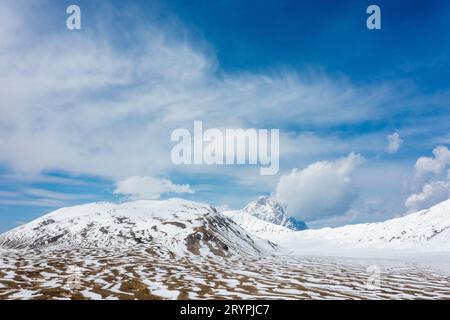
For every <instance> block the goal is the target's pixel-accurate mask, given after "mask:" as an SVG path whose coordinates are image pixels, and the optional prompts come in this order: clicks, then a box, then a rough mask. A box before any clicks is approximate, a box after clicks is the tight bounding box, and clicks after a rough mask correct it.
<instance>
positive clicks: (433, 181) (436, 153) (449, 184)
mask: <svg viewBox="0 0 450 320" xmlns="http://www.w3.org/2000/svg"><path fill="white" fill-rule="evenodd" d="M449 165H450V150H448V148H447V147H445V146H438V147H436V148H435V149H434V150H433V157H420V158H419V159H417V161H416V164H415V169H416V180H417V182H418V184H419V190H418V191H417V192H415V193H413V194H411V195H410V196H409V197H408V198H407V199H406V201H405V206H406V208H408V210H409V211H410V212H411V211H417V210H421V209H425V208H429V207H431V206H433V205H435V204H437V203H439V202H441V201H444V200H447V199H449V198H450V170H447V167H448V166H449Z"/></svg>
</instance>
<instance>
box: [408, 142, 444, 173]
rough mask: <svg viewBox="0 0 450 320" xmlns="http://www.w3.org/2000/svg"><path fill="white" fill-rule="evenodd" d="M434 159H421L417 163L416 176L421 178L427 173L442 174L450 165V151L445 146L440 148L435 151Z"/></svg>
mask: <svg viewBox="0 0 450 320" xmlns="http://www.w3.org/2000/svg"><path fill="white" fill-rule="evenodd" d="M433 155H434V158H433V157H420V158H419V159H417V161H416V165H415V168H416V174H417V176H419V177H421V176H423V175H425V174H427V173H432V174H435V175H439V174H442V173H443V172H444V171H445V168H446V167H447V165H449V164H450V150H448V148H447V147H445V146H438V147H436V148H435V149H434V150H433Z"/></svg>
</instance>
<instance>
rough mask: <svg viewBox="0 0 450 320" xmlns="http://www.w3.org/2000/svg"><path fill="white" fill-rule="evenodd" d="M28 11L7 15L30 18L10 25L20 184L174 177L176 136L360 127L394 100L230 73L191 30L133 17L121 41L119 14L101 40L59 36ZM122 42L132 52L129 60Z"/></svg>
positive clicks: (13, 160) (2, 79)
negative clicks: (44, 175) (64, 177)
mask: <svg viewBox="0 0 450 320" xmlns="http://www.w3.org/2000/svg"><path fill="white" fill-rule="evenodd" d="M24 3H25V2H24ZM25 5H26V3H25V4H23V6H16V7H14V6H15V4H14V3H13V2H10V1H8V2H1V3H0V12H12V13H14V15H15V16H19V17H21V16H22V15H26V19H25V18H24V19H14V23H15V24H19V25H14V26H10V25H9V24H10V23H12V22H11V21H10V20H11V19H5V20H2V29H5V30H13V31H11V32H14V37H12V38H13V40H14V44H13V45H14V48H19V49H20V50H16V49H14V50H13V49H11V42H10V41H9V42H8V44H5V43H2V42H1V41H0V88H1V90H2V97H1V101H0V150H8V152H0V163H2V164H5V165H6V166H8V167H10V168H11V169H13V170H14V171H15V172H18V173H27V174H35V173H39V172H43V171H51V170H61V171H64V172H69V173H75V174H79V173H82V174H87V175H94V176H97V175H98V176H103V177H106V178H110V179H113V180H115V181H117V180H120V179H124V178H126V177H129V176H135V175H137V176H155V175H159V174H166V173H168V172H169V171H172V170H174V167H173V166H172V164H171V161H170V148H171V147H172V146H173V144H172V143H171V142H170V133H171V131H172V130H173V129H176V128H180V127H184V128H185V127H189V126H190V125H192V123H193V121H194V120H198V119H200V120H203V122H204V123H205V125H206V126H208V127H219V128H224V127H225V128H226V127H258V126H261V127H263V128H265V127H267V124H268V123H269V124H270V126H271V127H274V126H276V127H282V126H288V125H289V124H292V123H294V124H295V125H301V124H308V125H317V126H326V125H335V124H351V123H357V122H360V121H368V120H373V119H376V118H377V117H381V116H382V113H381V112H379V113H378V110H379V108H376V107H375V106H378V105H383V104H385V103H387V101H389V100H390V99H392V96H393V94H392V93H393V92H395V90H394V88H392V87H391V86H388V85H380V86H378V85H377V86H366V87H355V85H353V84H352V83H350V82H348V81H346V80H345V79H330V78H328V77H325V76H322V75H317V74H311V75H310V76H309V77H308V76H300V75H299V74H297V73H296V72H290V71H283V72H272V73H228V72H225V71H222V70H220V69H219V66H218V65H217V61H216V58H215V57H214V56H213V55H211V54H209V53H208V52H206V51H205V50H201V49H200V48H199V45H198V44H196V43H194V42H193V41H188V40H186V39H185V38H182V37H180V36H179V35H180V34H185V32H184V31H185V30H183V29H182V27H177V28H179V29H180V30H175V31H174V30H171V28H167V27H164V26H162V25H160V24H158V26H155V25H152V24H149V22H148V21H146V19H143V20H142V21H139V17H138V16H136V15H133V16H131V17H127V14H126V13H125V12H124V13H123V15H121V18H120V19H118V21H116V22H115V23H114V24H113V26H115V25H119V24H121V23H126V22H127V20H126V19H130V20H131V21H132V22H133V23H132V24H131V27H129V28H128V27H127V28H126V35H125V36H123V38H121V37H122V35H121V33H120V32H114V31H115V30H111V27H112V26H111V25H109V24H108V25H107V26H108V28H106V27H104V26H103V27H102V26H101V25H102V23H104V21H103V20H102V19H108V18H107V16H108V12H110V11H109V10H104V11H102V10H101V8H100V9H99V11H100V12H102V14H103V15H104V16H99V17H98V19H97V23H98V25H100V27H99V28H98V29H95V27H94V26H92V28H90V29H87V28H86V29H85V30H84V31H83V33H76V32H75V33H74V32H72V31H68V30H62V31H60V32H59V31H58V32H54V31H52V30H55V28H54V25H53V23H55V24H57V21H53V20H52V21H48V24H49V25H50V27H48V26H45V25H44V26H42V25H40V24H39V23H38V24H35V20H36V21H41V19H40V12H39V8H34V7H33V10H34V11H30V10H27V8H26V6H25ZM6 8H8V10H6ZM3 9H5V10H3ZM57 17H58V19H59V18H60V16H59V15H57ZM38 18H39V19H38ZM49 20H51V15H49ZM138 21H139V22H138ZM21 23H22V24H24V25H20V24H21ZM29 25H33V28H29V27H28V26H29ZM118 29H120V27H118ZM58 30H59V29H58ZM180 31H183V32H180ZM116 40H119V42H120V41H121V40H123V41H127V42H132V43H133V45H131V46H125V49H124V47H123V46H119V45H117V43H116V42H115V41H116ZM274 122H276V123H274ZM292 143H295V142H293V141H292ZM293 145H294V146H296V144H293ZM288 148H289V147H288ZM291 148H292V147H291ZM319 149H320V148H319ZM176 169H177V170H189V169H190V168H184V167H183V168H181V167H177V168H176ZM199 169H201V170H204V171H208V170H210V168H207V167H201V168H199ZM193 170H197V169H193ZM216 170H229V168H225V167H223V168H220V169H217V168H216ZM216 173H222V172H218V171H216Z"/></svg>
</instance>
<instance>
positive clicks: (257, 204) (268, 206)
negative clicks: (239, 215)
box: [242, 196, 307, 230]
mask: <svg viewBox="0 0 450 320" xmlns="http://www.w3.org/2000/svg"><path fill="white" fill-rule="evenodd" d="M242 211H243V212H246V213H248V214H250V215H252V216H254V217H256V218H258V219H260V220H264V221H267V222H270V223H273V224H276V225H280V226H283V227H286V228H288V229H291V230H304V229H307V226H306V224H305V223H304V222H301V221H297V220H295V219H293V218H292V217H289V216H288V215H287V214H286V212H285V211H284V209H283V206H282V205H281V204H279V203H278V202H277V201H276V200H275V199H273V198H271V197H267V196H264V197H263V196H262V197H259V198H258V199H257V200H255V201H252V202H250V203H249V204H248V205H247V206H246V207H245V208H244V209H242Z"/></svg>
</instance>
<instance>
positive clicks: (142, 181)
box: [114, 176, 194, 200]
mask: <svg viewBox="0 0 450 320" xmlns="http://www.w3.org/2000/svg"><path fill="white" fill-rule="evenodd" d="M165 193H177V194H183V193H194V191H192V190H191V188H190V186H189V185H187V184H183V185H180V184H174V183H173V182H172V181H170V180H168V179H158V178H154V177H139V176H134V177H130V178H127V179H125V180H121V181H118V182H117V183H116V188H115V190H114V194H120V195H124V196H126V197H127V198H128V199H131V200H137V199H147V200H152V199H159V198H160V197H161V195H162V194H165Z"/></svg>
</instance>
